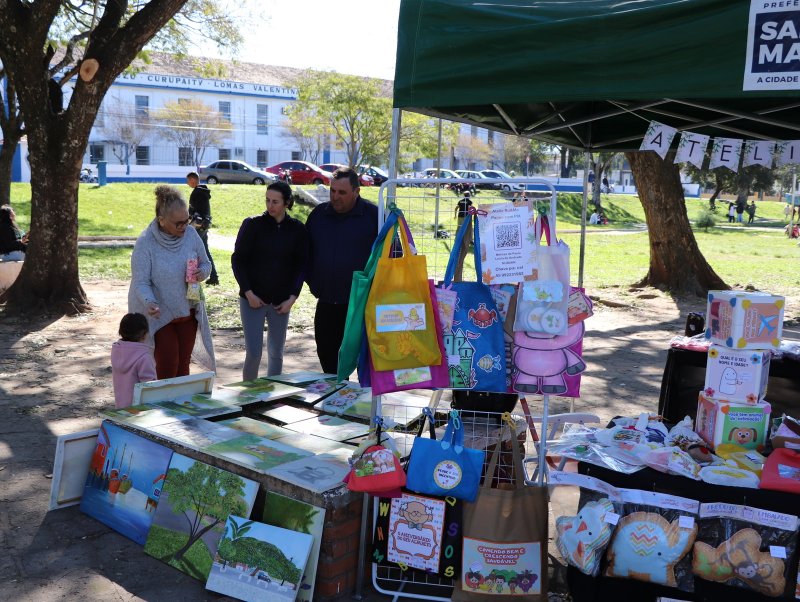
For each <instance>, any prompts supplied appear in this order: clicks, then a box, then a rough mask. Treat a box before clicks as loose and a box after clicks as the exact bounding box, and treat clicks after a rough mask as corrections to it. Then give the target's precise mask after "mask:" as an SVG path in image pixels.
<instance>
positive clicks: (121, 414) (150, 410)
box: [100, 405, 191, 428]
mask: <svg viewBox="0 0 800 602" xmlns="http://www.w3.org/2000/svg"><path fill="white" fill-rule="evenodd" d="M100 413H101V414H102V415H103V416H104V417H105V418H108V419H109V420H113V421H114V422H120V423H123V424H130V425H133V426H138V427H139V428H147V427H150V426H158V425H159V424H166V423H167V422H175V421H176V420H186V419H187V418H190V417H191V416H190V415H189V414H186V413H185V412H176V411H174V410H165V409H164V408H156V407H154V406H151V405H138V406H128V407H127V408H118V409H113V410H103V411H102V412H100Z"/></svg>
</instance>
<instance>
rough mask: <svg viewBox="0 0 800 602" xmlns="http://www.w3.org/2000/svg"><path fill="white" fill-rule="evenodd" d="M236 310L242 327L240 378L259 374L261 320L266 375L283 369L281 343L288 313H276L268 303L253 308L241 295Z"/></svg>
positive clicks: (251, 378)
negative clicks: (265, 338)
mask: <svg viewBox="0 0 800 602" xmlns="http://www.w3.org/2000/svg"><path fill="white" fill-rule="evenodd" d="M239 311H240V313H241V316H242V328H243V329H244V347H245V357H244V368H242V378H243V380H253V379H254V378H257V377H258V368H259V366H260V365H261V354H262V351H263V348H264V321H266V323H267V376H274V375H276V374H280V373H281V372H282V371H283V346H284V344H285V343H286V329H287V328H288V326H289V314H288V313H285V314H279V313H278V311H277V310H276V309H275V308H274V307H273V306H272V305H269V304H268V305H265V306H263V307H259V308H258V309H253V308H252V307H250V304H249V303H248V302H247V299H245V298H243V297H239Z"/></svg>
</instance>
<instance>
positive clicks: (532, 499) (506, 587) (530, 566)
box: [451, 414, 548, 602]
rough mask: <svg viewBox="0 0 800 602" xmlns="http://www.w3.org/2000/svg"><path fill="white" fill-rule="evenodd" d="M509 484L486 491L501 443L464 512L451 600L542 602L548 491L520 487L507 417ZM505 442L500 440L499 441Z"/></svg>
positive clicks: (520, 471) (519, 462) (521, 479)
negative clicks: (511, 468) (458, 566)
mask: <svg viewBox="0 0 800 602" xmlns="http://www.w3.org/2000/svg"><path fill="white" fill-rule="evenodd" d="M503 420H504V422H505V423H506V424H505V425H504V427H503V430H504V431H505V429H506V428H508V424H509V423H510V424H511V425H512V426H511V432H510V433H509V438H510V439H511V444H512V446H513V450H514V451H513V455H512V457H513V462H514V483H513V485H511V484H509V483H502V484H501V486H500V487H498V488H496V489H493V488H492V487H491V484H492V481H493V476H494V473H495V469H496V468H497V464H498V456H499V453H500V447H501V445H500V443H498V444H497V445H496V446H495V449H494V451H493V452H492V457H491V460H490V461H489V467H488V469H487V472H486V477H485V478H484V480H483V485H482V486H481V488H480V491H479V492H478V497H477V499H476V500H475V503H474V504H466V505H465V506H464V539H463V549H462V552H461V553H462V560H461V577H460V579H458V580H457V581H456V583H455V589H454V590H453V596H452V598H451V600H464V601H471V600H535V601H537V602H545V601H546V600H547V516H548V514H547V513H548V508H547V506H548V496H547V487H528V486H526V485H525V472H524V468H523V467H522V458H521V456H520V450H519V442H518V441H517V438H516V437H515V436H514V430H515V429H514V426H513V420H512V419H511V416H510V415H508V414H506V415H505V416H504V417H503ZM500 440H501V441H502V440H504V437H502V436H501V437H500Z"/></svg>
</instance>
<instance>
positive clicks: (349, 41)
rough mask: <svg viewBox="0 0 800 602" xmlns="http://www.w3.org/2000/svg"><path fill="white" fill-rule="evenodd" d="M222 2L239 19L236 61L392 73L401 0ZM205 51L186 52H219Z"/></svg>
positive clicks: (390, 75)
mask: <svg viewBox="0 0 800 602" xmlns="http://www.w3.org/2000/svg"><path fill="white" fill-rule="evenodd" d="M227 1H228V2H230V3H232V4H233V6H234V8H233V10H234V11H235V12H236V14H238V15H239V16H240V17H241V18H242V19H243V23H244V25H243V27H242V33H243V35H244V37H245V44H244V46H243V47H242V48H241V50H240V52H238V53H237V54H236V56H237V58H239V59H240V60H243V61H247V62H254V63H264V64H269V65H282V66H286V67H297V68H300V69H305V68H309V67H313V68H315V69H321V70H326V71H338V72H340V73H352V74H356V75H367V76H370V77H380V78H384V79H392V78H393V77H394V62H395V53H396V49H397V15H398V11H399V10H400V0H336V2H330V1H329V0H227ZM208 50H211V49H209V48H208V47H207V45H206V46H204V47H203V48H202V50H200V49H194V50H192V51H191V54H196V55H205V56H219V55H218V54H215V53H213V52H207V51H208ZM223 57H224V55H223ZM224 58H227V57H224Z"/></svg>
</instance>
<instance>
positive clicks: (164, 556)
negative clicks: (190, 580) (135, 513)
mask: <svg viewBox="0 0 800 602" xmlns="http://www.w3.org/2000/svg"><path fill="white" fill-rule="evenodd" d="M187 537H188V536H187V535H186V533H181V532H179V531H172V530H171V529H165V528H163V527H159V526H157V525H151V526H150V532H149V533H148V535H147V543H145V544H144V551H145V552H147V553H148V554H149V555H150V556H153V557H154V558H158V559H159V560H161V561H162V562H166V563H167V564H168V565H170V566H173V567H175V568H176V569H178V570H179V571H182V572H184V573H186V574H187V575H189V576H190V577H194V578H195V579H199V580H200V581H202V582H203V583H205V582H206V579H208V574H209V573H210V572H211V564H212V562H213V559H212V557H211V554H210V553H209V551H208V547H206V544H205V543H203V540H202V539H199V540H197V541H196V542H194V544H193V545H192V547H191V548H189V551H188V552H186V554H184V555H183V557H182V558H181V559H180V560H179V561H176V560H174V559H172V555H173V554H174V553H175V552H177V551H178V550H180V549H181V547H182V546H183V545H184V544H185V543H186V541H187Z"/></svg>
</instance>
